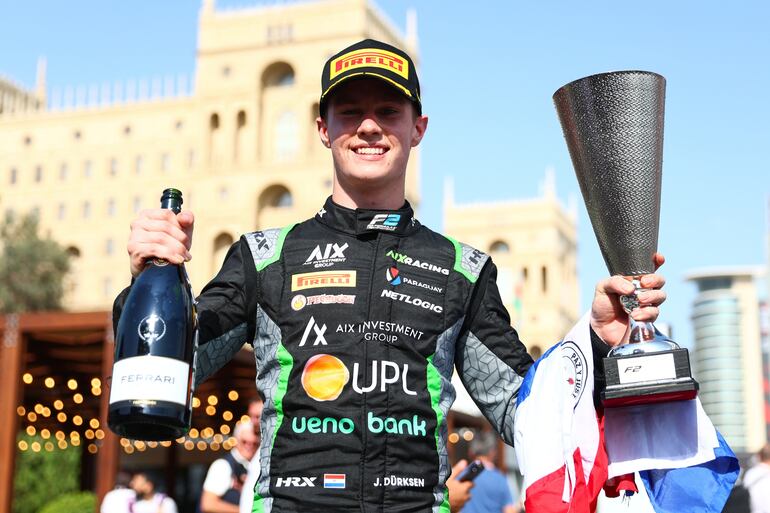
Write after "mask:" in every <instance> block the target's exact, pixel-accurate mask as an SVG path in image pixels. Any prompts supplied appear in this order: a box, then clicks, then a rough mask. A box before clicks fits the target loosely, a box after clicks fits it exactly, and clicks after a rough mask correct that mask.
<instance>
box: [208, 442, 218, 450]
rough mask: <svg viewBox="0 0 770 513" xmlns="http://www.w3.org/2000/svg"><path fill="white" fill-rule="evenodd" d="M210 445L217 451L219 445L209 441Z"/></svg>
mask: <svg viewBox="0 0 770 513" xmlns="http://www.w3.org/2000/svg"><path fill="white" fill-rule="evenodd" d="M210 447H211V450H212V451H218V450H219V447H220V446H219V444H218V443H216V442H211V446H210Z"/></svg>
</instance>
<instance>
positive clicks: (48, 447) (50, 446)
mask: <svg viewBox="0 0 770 513" xmlns="http://www.w3.org/2000/svg"><path fill="white" fill-rule="evenodd" d="M53 449H54V447H53V442H46V443H45V450H46V451H48V452H51V451H53Z"/></svg>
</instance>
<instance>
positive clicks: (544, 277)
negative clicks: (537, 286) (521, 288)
mask: <svg viewBox="0 0 770 513" xmlns="http://www.w3.org/2000/svg"><path fill="white" fill-rule="evenodd" d="M540 276H541V278H542V284H543V293H545V292H548V268H546V266H543V267H541V268H540Z"/></svg>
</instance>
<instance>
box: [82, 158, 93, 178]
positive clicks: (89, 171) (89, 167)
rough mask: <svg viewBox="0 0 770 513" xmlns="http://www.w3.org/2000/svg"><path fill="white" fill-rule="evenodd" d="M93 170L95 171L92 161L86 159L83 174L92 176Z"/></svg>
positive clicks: (88, 176) (87, 176)
mask: <svg viewBox="0 0 770 513" xmlns="http://www.w3.org/2000/svg"><path fill="white" fill-rule="evenodd" d="M92 171H93V166H92V165H91V161H90V160H86V161H85V163H84V164H83V176H85V177H86V178H91V175H92Z"/></svg>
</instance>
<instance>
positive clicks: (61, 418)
mask: <svg viewBox="0 0 770 513" xmlns="http://www.w3.org/2000/svg"><path fill="white" fill-rule="evenodd" d="M56 419H57V420H58V421H59V422H67V414H66V413H64V412H63V411H60V412H59V413H58V414H57V415H56Z"/></svg>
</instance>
